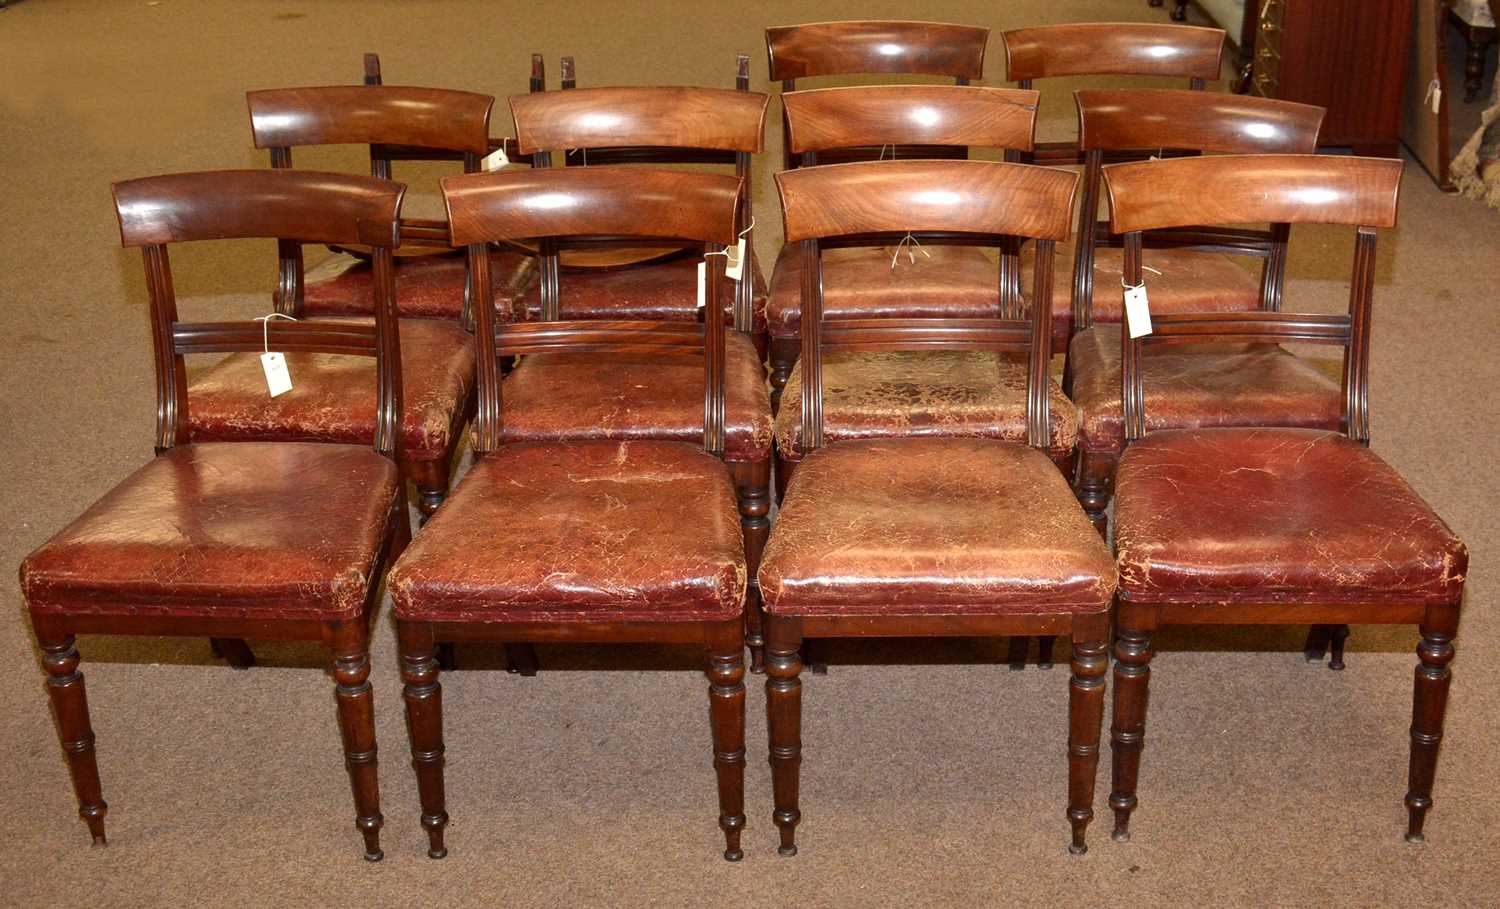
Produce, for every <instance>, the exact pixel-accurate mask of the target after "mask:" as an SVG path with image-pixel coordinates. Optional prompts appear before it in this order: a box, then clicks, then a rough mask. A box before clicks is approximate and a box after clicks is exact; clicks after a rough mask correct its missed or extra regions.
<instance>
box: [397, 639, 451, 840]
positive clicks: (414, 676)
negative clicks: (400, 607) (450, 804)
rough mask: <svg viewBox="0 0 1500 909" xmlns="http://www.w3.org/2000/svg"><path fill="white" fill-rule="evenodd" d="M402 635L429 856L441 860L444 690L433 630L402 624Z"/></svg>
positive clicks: (410, 726)
mask: <svg viewBox="0 0 1500 909" xmlns="http://www.w3.org/2000/svg"><path fill="white" fill-rule="evenodd" d="M396 637H397V639H398V642H399V645H400V648H401V681H402V682H403V683H404V686H403V688H402V699H403V700H405V701H406V731H407V735H408V736H409V737H410V739H411V765H412V769H414V770H415V771H416V772H417V793H418V796H419V798H420V799H421V802H422V827H423V829H425V830H426V831H427V855H428V856H429V857H431V858H435V859H440V858H443V857H444V856H446V855H447V854H448V850H447V848H446V847H445V846H444V845H443V828H444V827H446V826H447V825H448V811H447V807H446V804H445V797H444V793H443V763H444V757H443V688H442V686H441V685H439V684H438V662H437V655H436V647H435V646H434V643H433V638H432V626H430V625H427V624H424V623H415V622H404V621H398V622H397V623H396Z"/></svg>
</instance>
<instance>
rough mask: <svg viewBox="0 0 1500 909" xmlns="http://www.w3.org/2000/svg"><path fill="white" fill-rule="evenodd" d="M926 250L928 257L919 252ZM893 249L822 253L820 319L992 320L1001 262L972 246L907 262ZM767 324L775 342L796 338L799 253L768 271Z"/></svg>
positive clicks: (784, 254) (939, 249)
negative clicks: (893, 263) (896, 257)
mask: <svg viewBox="0 0 1500 909" xmlns="http://www.w3.org/2000/svg"><path fill="white" fill-rule="evenodd" d="M923 253H926V255H923ZM894 254H895V250H894V249H893V248H891V247H884V246H859V247H848V248H844V249H828V250H824V251H823V317H824V318H825V319H878V318H888V317H892V318H894V317H905V318H944V317H953V318H994V317H995V316H998V315H999V312H998V311H997V308H998V301H999V299H1000V265H999V263H998V262H997V261H996V260H995V259H994V258H993V257H992V256H990V255H987V254H986V253H985V251H984V250H982V249H979V248H977V247H973V246H937V245H933V246H923V247H920V251H919V252H916V253H915V255H916V261H915V262H912V261H910V260H909V259H908V258H907V255H906V253H904V252H903V253H902V254H901V257H900V261H899V262H897V263H896V266H895V267H894V268H892V267H891V257H892V255H894ZM766 322H767V325H768V326H769V328H770V332H771V337H773V338H798V337H801V333H802V255H801V252H800V250H799V249H798V248H797V247H796V246H793V245H787V246H784V247H782V250H781V255H779V256H777V257H776V269H775V271H774V272H772V274H771V294H770V299H769V300H768V301H767V303H766Z"/></svg>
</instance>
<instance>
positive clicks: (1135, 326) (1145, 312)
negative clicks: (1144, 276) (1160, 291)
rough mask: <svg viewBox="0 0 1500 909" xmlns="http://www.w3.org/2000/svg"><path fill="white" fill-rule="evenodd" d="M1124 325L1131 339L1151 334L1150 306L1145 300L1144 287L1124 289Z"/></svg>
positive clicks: (1139, 285)
mask: <svg viewBox="0 0 1500 909" xmlns="http://www.w3.org/2000/svg"><path fill="white" fill-rule="evenodd" d="M1125 323H1126V325H1128V326H1129V327H1130V336H1131V337H1132V338H1143V337H1145V336H1146V335H1149V334H1151V304H1150V303H1149V302H1148V301H1147V300H1146V285H1144V284H1138V285H1136V286H1135V287H1127V288H1125Z"/></svg>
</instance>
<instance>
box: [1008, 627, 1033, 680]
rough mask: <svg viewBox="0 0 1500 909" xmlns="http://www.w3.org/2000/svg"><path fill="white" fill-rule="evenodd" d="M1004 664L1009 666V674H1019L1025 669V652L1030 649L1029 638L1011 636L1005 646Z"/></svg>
mask: <svg viewBox="0 0 1500 909" xmlns="http://www.w3.org/2000/svg"><path fill="white" fill-rule="evenodd" d="M1007 646H1008V647H1009V649H1008V650H1007V651H1006V655H1005V662H1007V663H1009V664H1010V671H1011V672H1020V671H1022V670H1023V669H1025V668H1026V651H1027V650H1028V649H1030V647H1031V638H1028V637H1022V636H1021V635H1013V636H1012V637H1011V639H1010V643H1009V644H1008V645H1007Z"/></svg>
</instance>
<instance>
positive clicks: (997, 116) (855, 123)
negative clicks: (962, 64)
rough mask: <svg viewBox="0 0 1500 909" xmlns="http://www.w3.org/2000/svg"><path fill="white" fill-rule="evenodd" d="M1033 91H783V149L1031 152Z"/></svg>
mask: <svg viewBox="0 0 1500 909" xmlns="http://www.w3.org/2000/svg"><path fill="white" fill-rule="evenodd" d="M1038 97H1039V93H1037V92H1034V91H1024V90H1020V89H1008V88H981V87H978V86H950V85H864V86H853V87H846V88H824V89H812V90H808V91H798V92H786V93H785V94H783V95H782V96H781V103H782V105H783V107H785V109H786V118H787V126H788V136H789V141H790V146H789V150H790V151H791V152H792V153H793V154H797V155H802V154H806V153H807V152H824V151H829V150H832V149H842V148H851V147H858V146H870V145H903V144H905V145H960V146H971V145H972V146H979V147H981V148H1004V149H1012V148H1014V149H1022V150H1030V149H1031V143H1032V141H1033V138H1034V135H1035V132H1036V109H1037V100H1038Z"/></svg>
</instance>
